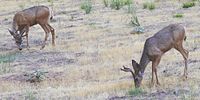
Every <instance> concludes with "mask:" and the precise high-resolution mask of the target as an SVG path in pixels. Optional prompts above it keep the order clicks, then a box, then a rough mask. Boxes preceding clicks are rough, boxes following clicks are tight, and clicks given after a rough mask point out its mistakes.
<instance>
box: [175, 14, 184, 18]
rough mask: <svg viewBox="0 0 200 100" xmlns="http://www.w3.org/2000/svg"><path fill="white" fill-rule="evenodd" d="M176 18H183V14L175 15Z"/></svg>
mask: <svg viewBox="0 0 200 100" xmlns="http://www.w3.org/2000/svg"><path fill="white" fill-rule="evenodd" d="M173 17H174V18H182V17H183V14H175V15H173Z"/></svg>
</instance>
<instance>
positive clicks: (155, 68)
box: [151, 55, 161, 86]
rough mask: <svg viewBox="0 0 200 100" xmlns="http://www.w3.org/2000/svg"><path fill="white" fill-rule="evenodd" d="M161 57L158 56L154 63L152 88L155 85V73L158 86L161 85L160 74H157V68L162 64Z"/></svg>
mask: <svg viewBox="0 0 200 100" xmlns="http://www.w3.org/2000/svg"><path fill="white" fill-rule="evenodd" d="M160 59H161V55H159V56H156V58H155V60H154V61H152V80H151V82H152V86H153V85H154V73H155V75H156V84H157V85H160V82H159V80H158V74H157V66H158V64H159V63H160Z"/></svg>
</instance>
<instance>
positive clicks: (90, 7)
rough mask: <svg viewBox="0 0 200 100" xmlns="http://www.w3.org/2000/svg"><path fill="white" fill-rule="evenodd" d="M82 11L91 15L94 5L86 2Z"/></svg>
mask: <svg viewBox="0 0 200 100" xmlns="http://www.w3.org/2000/svg"><path fill="white" fill-rule="evenodd" d="M81 9H83V10H85V13H86V14H89V13H90V12H91V10H92V3H91V1H90V0H85V1H84V2H83V3H82V4H81Z"/></svg>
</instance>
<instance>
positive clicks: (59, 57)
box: [0, 0, 200, 100]
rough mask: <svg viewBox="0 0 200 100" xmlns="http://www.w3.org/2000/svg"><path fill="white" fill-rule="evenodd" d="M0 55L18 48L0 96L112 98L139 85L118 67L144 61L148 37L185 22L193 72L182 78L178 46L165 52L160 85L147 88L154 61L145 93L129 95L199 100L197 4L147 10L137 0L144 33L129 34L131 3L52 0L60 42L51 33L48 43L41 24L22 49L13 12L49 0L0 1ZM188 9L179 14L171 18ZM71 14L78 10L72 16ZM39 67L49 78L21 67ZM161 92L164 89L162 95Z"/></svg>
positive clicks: (1, 79)
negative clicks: (29, 78) (86, 6)
mask: <svg viewBox="0 0 200 100" xmlns="http://www.w3.org/2000/svg"><path fill="white" fill-rule="evenodd" d="M0 1H1V3H2V4H6V5H2V6H1V7H0V12H1V13H0V16H1V17H0V24H1V26H2V27H0V30H1V32H0V33H1V34H0V40H1V42H0V50H1V52H0V54H6V53H10V52H16V53H17V54H18V55H17V56H16V59H15V60H14V61H12V62H10V68H12V71H11V72H8V73H4V74H2V75H0V84H1V85H0V99H6V98H7V99H27V98H28V99H30V98H36V99H55V100H58V99H108V98H113V97H114V98H115V97H116V99H117V97H123V96H127V95H128V94H127V93H128V91H129V90H130V89H131V88H132V87H133V86H134V84H133V80H132V77H131V75H130V74H128V73H124V72H121V71H120V68H121V66H122V65H127V66H131V59H135V60H136V61H139V60H140V57H141V53H142V49H143V44H144V42H145V39H146V38H148V37H150V36H152V35H153V34H154V33H156V32H157V31H159V30H160V29H161V28H163V27H165V26H167V25H168V24H170V23H175V22H176V23H183V25H185V26H186V28H187V40H186V42H184V47H185V48H186V49H188V50H189V52H190V55H189V62H188V63H189V67H188V72H189V79H188V80H186V81H183V80H182V79H181V75H182V74H183V69H184V64H183V58H182V56H181V54H180V53H178V52H177V51H176V50H174V49H172V50H171V51H170V52H167V53H166V54H165V55H164V56H163V58H162V61H161V63H160V65H159V67H158V75H159V79H160V83H161V84H162V85H161V86H159V87H150V86H149V84H150V80H151V63H150V64H149V65H148V66H147V69H146V71H145V76H144V80H143V84H142V89H143V90H144V91H145V94H144V95H142V96H135V97H134V96H133V97H127V99H128V98H132V99H134V98H135V99H138V98H139V99H147V98H152V99H159V98H160V97H164V99H175V98H176V99H196V98H199V97H200V96H199V95H198V94H199V93H200V91H199V77H198V76H199V71H200V70H199V64H200V58H199V51H200V49H199V48H200V46H199V45H200V44H199V43H200V39H199V37H200V34H199V31H200V29H199V27H198V25H199V24H200V23H199V14H198V13H196V12H197V11H199V8H198V6H195V7H192V8H190V9H181V4H182V3H181V4H180V2H178V1H174V0H168V1H165V2H164V1H160V2H155V5H156V9H155V10H153V11H149V10H144V9H143V8H142V7H143V5H142V4H143V2H142V1H141V0H136V2H137V3H135V4H136V8H137V16H138V18H139V20H140V23H141V24H142V26H144V28H145V31H146V32H145V33H144V34H138V35H132V34H129V33H130V31H131V30H132V29H133V27H132V26H131V25H130V23H129V22H130V20H131V15H130V14H128V13H127V11H126V9H124V8H122V9H120V10H118V11H116V10H113V9H110V8H105V7H104V4H103V3H102V1H101V0H93V1H92V4H93V9H92V11H91V13H90V14H87V15H86V14H85V13H84V11H82V10H81V9H80V6H81V2H80V0H58V1H54V2H53V3H54V4H53V5H54V14H55V16H54V20H55V21H54V22H51V25H52V26H53V27H54V28H55V29H56V35H57V38H56V47H55V48H53V47H52V46H51V35H49V41H48V42H47V43H48V45H47V46H46V47H45V48H44V50H39V49H40V46H41V45H40V44H41V42H42V41H43V39H44V31H43V30H42V28H40V27H39V26H38V25H37V26H33V27H31V29H30V34H29V37H30V39H29V40H30V41H29V42H30V46H31V48H30V50H27V49H23V50H22V51H18V50H17V48H16V46H15V44H14V41H12V37H11V35H10V34H9V33H8V32H7V28H9V27H10V26H11V22H12V17H13V15H14V13H15V12H17V11H19V10H21V7H22V6H20V5H22V3H23V4H24V5H23V6H24V8H27V7H31V6H34V5H47V6H49V5H51V3H50V2H47V0H30V2H28V1H26V0H21V1H19V0H17V1H10V0H0ZM176 13H182V14H184V17H183V18H181V19H176V18H173V17H172V16H173V15H174V14H176ZM72 16H73V17H72ZM37 69H41V70H44V71H48V72H49V73H48V74H47V77H48V78H47V79H46V80H45V81H42V82H40V83H36V84H33V83H28V82H26V81H25V78H24V76H23V74H24V73H25V72H32V71H34V70H37ZM162 93H163V94H162Z"/></svg>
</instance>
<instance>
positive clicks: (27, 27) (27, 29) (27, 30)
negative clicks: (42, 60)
mask: <svg viewBox="0 0 200 100" xmlns="http://www.w3.org/2000/svg"><path fill="white" fill-rule="evenodd" d="M25 29H26V34H25V36H26V43H27V48H30V46H29V42H28V32H29V26H26V27H25Z"/></svg>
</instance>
